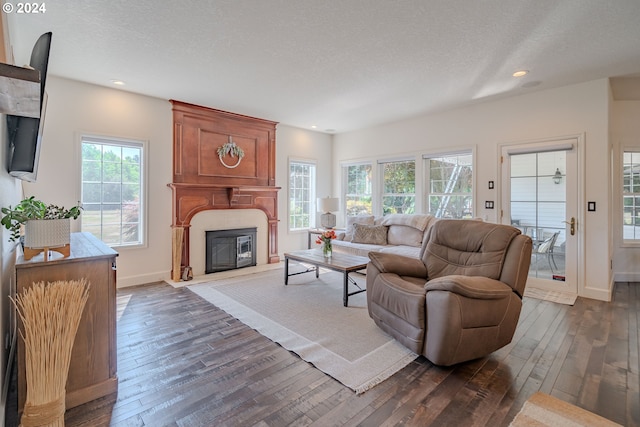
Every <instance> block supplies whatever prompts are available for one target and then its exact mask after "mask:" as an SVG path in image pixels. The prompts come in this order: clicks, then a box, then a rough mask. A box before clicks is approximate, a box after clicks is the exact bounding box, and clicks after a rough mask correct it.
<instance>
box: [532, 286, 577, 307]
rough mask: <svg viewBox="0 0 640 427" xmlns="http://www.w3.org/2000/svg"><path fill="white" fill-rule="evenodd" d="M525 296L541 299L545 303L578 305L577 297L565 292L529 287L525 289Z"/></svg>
mask: <svg viewBox="0 0 640 427" xmlns="http://www.w3.org/2000/svg"><path fill="white" fill-rule="evenodd" d="M524 296H525V297H530V298H536V299H541V300H544V301H551V302H557V303H558V304H566V305H573V304H575V303H576V298H577V296H576V295H573V294H567V293H564V292H557V291H547V290H544V289H537V288H531V287H527V288H525V289H524Z"/></svg>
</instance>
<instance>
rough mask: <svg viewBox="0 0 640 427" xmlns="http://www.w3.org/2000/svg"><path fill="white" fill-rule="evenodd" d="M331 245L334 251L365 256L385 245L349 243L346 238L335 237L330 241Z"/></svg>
mask: <svg viewBox="0 0 640 427" xmlns="http://www.w3.org/2000/svg"><path fill="white" fill-rule="evenodd" d="M331 246H333V251H334V252H341V253H345V254H350V255H357V256H362V257H366V256H367V255H368V254H369V252H372V251H374V252H375V251H380V250H381V249H382V248H386V247H387V246H383V245H369V244H366V243H351V242H348V241H346V240H337V239H336V240H334V241H333V242H332V244H331Z"/></svg>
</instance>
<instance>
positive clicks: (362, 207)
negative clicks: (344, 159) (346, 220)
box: [342, 163, 373, 216]
mask: <svg viewBox="0 0 640 427" xmlns="http://www.w3.org/2000/svg"><path fill="white" fill-rule="evenodd" d="M372 169H373V167H372V165H371V163H364V164H357V165H345V166H343V167H342V174H343V182H344V183H345V189H344V201H345V204H344V205H345V208H346V214H347V216H355V215H366V214H368V215H371V214H373V207H372V205H371V201H372V200H371V199H372V189H371V173H372Z"/></svg>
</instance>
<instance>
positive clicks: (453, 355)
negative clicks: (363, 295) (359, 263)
mask: <svg viewBox="0 0 640 427" xmlns="http://www.w3.org/2000/svg"><path fill="white" fill-rule="evenodd" d="M531 246H532V244H531V238H530V237H528V236H523V235H522V234H520V230H518V229H517V228H514V227H511V226H508V225H500V224H490V223H486V222H481V221H461V220H445V219H442V220H438V221H437V222H435V223H434V224H433V226H432V227H430V229H429V231H428V236H427V238H426V240H425V244H424V246H423V249H422V252H421V254H420V259H416V258H409V257H403V256H398V255H393V254H388V253H381V252H370V253H369V258H370V259H371V262H370V263H369V264H368V266H367V306H368V310H369V315H370V316H371V318H373V320H374V321H375V323H376V324H377V325H378V326H379V327H380V328H381V329H383V330H384V331H385V332H387V333H389V334H390V335H392V336H393V337H395V338H396V339H397V340H398V341H399V342H401V343H402V344H404V345H405V346H406V347H408V348H409V349H411V350H412V351H414V352H416V353H418V354H422V355H424V356H425V357H427V359H429V360H430V361H431V362H433V363H435V364H436V365H445V366H448V365H452V364H455V363H459V362H464V361H467V360H471V359H475V358H478V357H483V356H486V355H487V354H489V353H491V352H493V351H495V350H497V349H499V348H501V347H503V346H505V345H506V344H508V343H509V342H510V341H511V339H512V337H513V334H514V332H515V329H516V325H517V324H518V318H519V316H520V310H521V307H522V294H523V293H524V288H525V284H526V281H527V274H528V272H529V264H530V262H531Z"/></svg>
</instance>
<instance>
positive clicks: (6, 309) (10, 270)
mask: <svg viewBox="0 0 640 427" xmlns="http://www.w3.org/2000/svg"><path fill="white" fill-rule="evenodd" d="M7 150H8V141H7V127H6V119H5V115H4V114H0V165H1V166H0V206H1V207H7V206H9V205H11V206H15V205H16V204H18V203H19V202H20V200H22V187H21V185H20V183H21V181H18V180H17V179H15V178H13V177H12V176H10V175H9V173H8V172H7V154H8V153H7ZM10 235H11V233H9V230H7V229H5V228H4V227H2V240H0V266H1V267H2V276H1V277H2V283H1V290H0V331H1V334H2V335H0V337H1V341H0V342H2V346H1V348H2V351H0V393H2V399H0V411H1V412H0V425H4V412H5V411H4V407H5V403H6V395H5V394H4V393H5V389H6V387H8V384H9V376H8V375H7V376H5V370H6V367H7V362H8V359H9V348H8V346H7V344H11V341H9V342H7V341H6V340H7V339H8V338H9V336H11V338H12V339H13V338H15V337H16V335H15V333H14V332H15V331H14V330H13V328H14V326H15V310H14V309H13V305H12V304H11V302H10V301H9V295H12V296H13V295H14V294H15V271H14V267H15V261H16V243H12V242H9V237H10Z"/></svg>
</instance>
